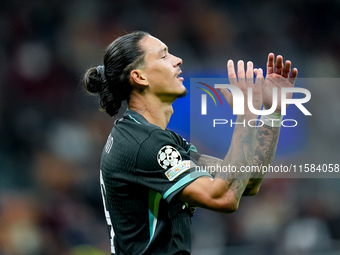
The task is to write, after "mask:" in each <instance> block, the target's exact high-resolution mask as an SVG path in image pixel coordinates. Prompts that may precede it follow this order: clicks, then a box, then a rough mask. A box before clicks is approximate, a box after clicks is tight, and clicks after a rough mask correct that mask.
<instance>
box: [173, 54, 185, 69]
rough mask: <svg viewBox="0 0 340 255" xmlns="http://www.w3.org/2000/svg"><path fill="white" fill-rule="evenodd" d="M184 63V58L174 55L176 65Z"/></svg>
mask: <svg viewBox="0 0 340 255" xmlns="http://www.w3.org/2000/svg"><path fill="white" fill-rule="evenodd" d="M182 63H183V60H182V59H181V58H179V57H176V56H174V66H175V67H176V66H180V65H181V64H182Z"/></svg>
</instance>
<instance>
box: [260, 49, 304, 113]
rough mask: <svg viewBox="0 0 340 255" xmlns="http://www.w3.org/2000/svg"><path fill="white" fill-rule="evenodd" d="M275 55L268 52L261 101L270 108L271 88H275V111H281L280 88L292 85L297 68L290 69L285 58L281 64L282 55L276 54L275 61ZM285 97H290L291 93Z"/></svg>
mask: <svg viewBox="0 0 340 255" xmlns="http://www.w3.org/2000/svg"><path fill="white" fill-rule="evenodd" d="M274 59H275V56H274V54H273V53H269V55H268V61H267V75H266V79H265V81H264V83H263V84H262V102H263V105H264V107H265V108H266V109H270V108H271V107H272V103H273V92H272V91H273V88H277V99H278V100H277V107H276V110H275V111H276V112H281V88H284V87H294V84H295V80H296V78H297V75H298V70H297V69H296V68H294V69H293V70H292V71H291V62H290V61H289V60H286V62H285V64H284V65H283V57H282V56H280V55H278V56H277V57H276V63H274ZM286 98H287V99H290V98H292V93H288V94H287V95H286Z"/></svg>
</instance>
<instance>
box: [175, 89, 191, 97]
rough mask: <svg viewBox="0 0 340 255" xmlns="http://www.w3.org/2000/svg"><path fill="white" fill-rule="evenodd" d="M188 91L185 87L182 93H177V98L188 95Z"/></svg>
mask: <svg viewBox="0 0 340 255" xmlns="http://www.w3.org/2000/svg"><path fill="white" fill-rule="evenodd" d="M188 93H189V92H188V90H187V89H186V88H185V90H184V91H183V93H182V94H179V95H178V97H177V98H183V97H185V96H186V95H188Z"/></svg>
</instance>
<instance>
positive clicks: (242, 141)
mask: <svg viewBox="0 0 340 255" xmlns="http://www.w3.org/2000/svg"><path fill="white" fill-rule="evenodd" d="M279 133H280V128H273V127H269V126H263V127H259V128H258V129H257V130H255V129H252V128H245V127H237V126H236V127H235V130H234V134H233V138H232V144H231V146H230V148H229V151H228V153H227V155H226V157H225V159H224V160H221V159H218V158H215V157H211V156H207V155H201V157H200V158H199V160H198V163H199V164H200V166H204V167H205V168H204V169H205V170H206V171H209V170H211V169H214V171H209V173H210V174H211V175H212V176H213V177H214V178H215V177H218V178H221V179H223V180H224V181H225V182H226V184H227V185H228V187H229V188H230V189H231V190H232V191H233V192H234V194H235V197H236V198H237V199H240V197H241V196H242V194H243V195H248V194H249V193H250V191H251V190H252V188H253V187H256V186H258V185H260V184H261V182H262V180H263V177H264V176H263V175H262V173H261V172H259V173H255V172H254V173H250V172H249V173H246V172H240V171H236V172H232V171H216V167H217V166H219V167H222V166H223V165H225V164H228V165H231V166H235V167H236V169H240V167H241V166H246V165H250V166H251V165H258V166H260V165H262V166H263V165H268V164H269V163H270V162H271V161H272V159H273V158H274V155H275V152H276V148H277V142H278V137H279ZM212 166H214V167H215V168H210V167H212Z"/></svg>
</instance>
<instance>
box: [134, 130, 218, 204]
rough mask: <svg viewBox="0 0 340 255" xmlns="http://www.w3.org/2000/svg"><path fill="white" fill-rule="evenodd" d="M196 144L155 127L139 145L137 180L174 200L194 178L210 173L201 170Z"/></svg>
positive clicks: (168, 200)
mask: <svg viewBox="0 0 340 255" xmlns="http://www.w3.org/2000/svg"><path fill="white" fill-rule="evenodd" d="M199 156H200V155H199V154H198V153H197V151H196V149H195V147H194V146H193V145H191V144H189V143H187V142H186V141H185V140H184V139H182V138H181V137H180V136H178V135H176V134H175V133H172V132H171V131H168V130H154V131H153V132H152V133H151V134H150V136H149V137H148V139H146V140H145V141H144V142H143V143H142V144H141V146H140V149H139V152H138V155H137V159H136V167H135V171H136V173H135V174H136V176H137V182H138V183H139V184H141V185H143V186H147V187H148V188H150V189H152V190H154V191H157V192H159V193H160V194H161V195H162V197H163V199H164V200H166V201H167V202H168V203H170V201H171V199H172V198H173V197H174V196H175V195H176V194H178V193H179V192H180V191H181V190H183V189H184V188H185V187H186V186H187V185H189V184H190V183H191V182H193V181H194V180H195V179H197V178H199V177H202V176H209V177H211V175H210V174H209V173H207V172H204V171H200V170H199V169H200V168H199V167H198V163H197V160H198V158H199Z"/></svg>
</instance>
